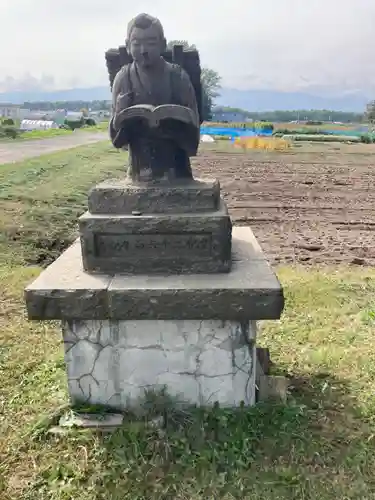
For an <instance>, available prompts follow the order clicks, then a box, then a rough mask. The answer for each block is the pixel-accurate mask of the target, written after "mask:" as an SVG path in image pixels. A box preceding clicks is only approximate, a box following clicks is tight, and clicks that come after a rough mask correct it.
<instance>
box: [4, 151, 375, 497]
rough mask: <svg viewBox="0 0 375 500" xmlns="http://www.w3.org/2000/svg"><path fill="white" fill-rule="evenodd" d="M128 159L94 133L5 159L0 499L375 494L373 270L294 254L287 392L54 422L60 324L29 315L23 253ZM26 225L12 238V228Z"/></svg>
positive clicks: (282, 368)
mask: <svg viewBox="0 0 375 500" xmlns="http://www.w3.org/2000/svg"><path fill="white" fill-rule="evenodd" d="M124 161H125V158H124V155H123V154H121V153H116V152H115V151H113V150H111V149H110V148H109V147H108V146H107V145H103V144H97V145H94V146H86V147H83V148H78V149H75V150H71V151H67V152H63V153H58V154H54V155H49V156H45V157H42V158H38V159H35V160H31V161H27V162H23V163H19V164H14V165H9V166H8V165H7V166H1V167H0V177H1V178H0V186H1V190H0V205H1V206H0V210H1V213H2V214H4V215H3V217H2V220H1V224H2V227H1V234H2V238H3V240H2V248H1V249H0V250H2V251H1V255H2V262H1V264H0V435H1V438H0V498H1V500H10V499H12V500H13V499H18V500H36V499H38V500H70V499H74V500H99V499H107V500H115V499H119V500H120V499H121V500H127V499H129V500H141V499H145V500H153V499H165V500H169V499H171V500H172V499H173V500H185V499H189V500H210V499H213V500H232V499H241V500H250V499H251V500H258V499H259V500H260V499H267V500H276V499H277V500H279V499H288V500H290V499H296V500H297V499H298V500H301V499H305V500H306V499H311V500H312V499H314V500H315V499H321V500H331V499H340V500H341V499H371V498H374V497H375V482H374V470H375V404H374V397H373V387H374V381H375V368H374V367H375V347H374V341H373V332H374V328H375V301H374V296H375V271H374V270H372V269H360V268H355V269H353V268H344V267H342V268H316V269H309V270H307V269H304V268H302V267H295V268H292V267H284V268H279V269H278V274H279V277H280V279H281V281H282V282H283V284H284V286H285V294H286V309H285V313H284V315H283V318H282V320H281V321H279V322H268V323H267V322H265V323H264V325H262V328H261V332H260V339H261V343H262V344H263V345H265V346H268V347H270V349H271V353H272V358H273V361H274V362H275V363H276V366H275V372H282V373H287V374H288V376H290V377H291V384H292V385H291V394H290V398H289V402H288V405H286V406H282V405H264V404H262V405H259V406H257V407H255V408H253V409H250V410H247V409H244V408H240V409H238V411H236V412H235V411H224V410H220V409H219V408H214V409H213V410H211V411H200V410H195V411H192V412H191V413H185V414H182V415H181V414H178V413H176V412H174V411H173V410H172V411H170V412H169V413H168V417H169V418H168V419H167V424H166V428H164V429H162V430H160V429H154V428H152V427H150V426H146V425H144V422H142V421H127V422H126V423H125V424H124V426H123V428H121V429H120V430H118V431H117V432H115V433H114V434H112V435H105V436H100V435H98V434H96V433H93V432H81V433H78V432H76V431H74V430H72V431H71V432H69V433H68V434H67V435H65V436H56V435H51V434H49V433H48V429H49V428H50V426H51V425H52V424H53V423H54V422H55V421H56V418H57V417H58V415H59V414H60V413H61V412H62V411H63V410H62V409H63V408H65V407H66V405H67V403H68V400H67V394H66V381H65V372H64V363H63V356H62V349H61V337H60V332H59V325H58V324H55V323H54V322H45V323H32V322H28V321H27V319H26V317H25V313H24V304H23V294H22V291H23V287H24V286H25V284H26V283H28V282H29V281H30V280H31V279H32V278H33V277H34V276H36V275H37V274H38V273H39V268H38V267H36V266H29V265H26V264H28V263H30V262H33V261H35V259H36V256H39V258H40V261H41V262H43V263H45V262H48V260H49V259H51V258H54V257H55V256H56V255H57V253H58V252H59V251H60V250H59V249H57V248H56V249H51V250H48V251H47V254H48V255H47V257H46V255H44V254H43V258H41V251H42V250H43V251H44V249H42V248H41V247H42V243H41V242H43V241H44V245H47V242H48V241H50V240H54V239H56V240H58V241H60V243H61V248H62V247H63V246H64V245H66V244H67V243H68V242H69V241H71V239H72V231H73V232H74V228H75V220H76V217H77V216H78V215H79V214H80V213H81V212H82V211H83V210H84V209H85V203H86V193H87V190H88V189H89V188H90V186H91V185H92V184H94V183H95V182H97V181H98V180H99V179H103V178H105V177H108V176H116V175H119V174H120V173H121V172H122V171H123V167H122V165H123V164H124ZM16 233H17V234H18V237H17V238H14V234H16Z"/></svg>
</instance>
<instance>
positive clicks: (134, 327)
mask: <svg viewBox="0 0 375 500" xmlns="http://www.w3.org/2000/svg"><path fill="white" fill-rule="evenodd" d="M255 337H256V323H255V322H247V323H238V322H230V321H196V320H192V321H181V320H178V321H153V320H151V321H147V320H146V321H109V320H99V321H92V320H89V321H79V320H72V321H64V322H63V340H64V346H65V361H66V367H67V375H68V386H69V394H70V398H71V400H72V403H73V404H81V403H86V404H90V405H97V404H100V405H105V406H108V407H110V408H113V409H118V410H124V409H137V408H139V407H141V406H142V404H145V403H146V404H147V401H150V393H151V397H152V398H155V397H157V394H158V393H160V392H161V391H164V392H166V394H167V395H168V397H171V398H173V399H174V400H175V404H182V405H185V404H186V405H191V404H197V405H201V406H209V405H213V404H214V403H216V402H218V403H219V404H220V405H221V406H226V407H236V406H239V405H240V404H241V403H242V402H243V403H244V404H245V405H253V404H254V403H255V369H256V368H255V367H256V362H255V359H256V354H255Z"/></svg>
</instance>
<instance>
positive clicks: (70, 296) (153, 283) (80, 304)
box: [26, 227, 284, 321]
mask: <svg viewBox="0 0 375 500" xmlns="http://www.w3.org/2000/svg"><path fill="white" fill-rule="evenodd" d="M80 252H81V250H80V245H79V241H77V242H76V243H75V244H73V245H72V246H71V247H70V248H69V249H68V250H67V251H66V252H64V253H63V254H62V256H61V257H60V258H59V259H58V260H57V261H56V262H55V263H53V264H52V265H51V266H49V267H48V268H47V269H46V270H45V271H43V272H42V274H41V275H40V276H39V278H37V279H36V280H35V281H34V283H32V284H31V285H29V286H28V287H27V289H26V304H27V310H28V315H29V318H30V319H69V318H72V319H109V318H112V319H118V320H121V319H123V320H126V319H172V320H177V319H180V320H184V319H185V320H186V319H195V320H197V319H201V320H203V319H207V320H212V319H222V320H234V321H249V320H257V319H278V318H280V315H281V312H282V310H283V307H284V298H283V290H282V287H281V285H280V283H279V281H278V279H277V278H276V276H275V274H274V273H273V271H272V269H271V268H270V266H269V265H268V263H267V261H266V259H265V257H264V254H263V253H262V251H261V249H260V247H259V245H258V243H257V241H256V239H255V237H254V235H253V233H252V231H251V229H250V228H246V227H235V228H233V265H232V271H231V272H230V273H227V274H224V273H223V274H216V275H208V274H207V275H204V274H200V275H180V276H178V275H174V276H173V275H170V274H168V275H165V276H148V275H139V276H120V275H117V276H115V277H114V278H111V277H110V276H99V275H96V276H92V275H90V274H88V273H86V272H85V271H84V270H83V268H82V259H81V254H80Z"/></svg>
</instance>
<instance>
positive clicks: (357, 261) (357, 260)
mask: <svg viewBox="0 0 375 500" xmlns="http://www.w3.org/2000/svg"><path fill="white" fill-rule="evenodd" d="M351 263H352V264H355V265H356V266H364V265H365V263H366V261H365V259H361V258H360V257H354V258H353V259H352V261H351Z"/></svg>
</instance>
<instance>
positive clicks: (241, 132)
mask: <svg viewBox="0 0 375 500" xmlns="http://www.w3.org/2000/svg"><path fill="white" fill-rule="evenodd" d="M201 134H202V135H203V134H207V135H221V136H222V137H255V136H260V135H262V136H268V137H269V136H271V135H272V130H269V131H268V130H266V131H264V130H260V129H254V130H252V129H243V128H226V127H222V128H219V127H217V128H216V127H201Z"/></svg>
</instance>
